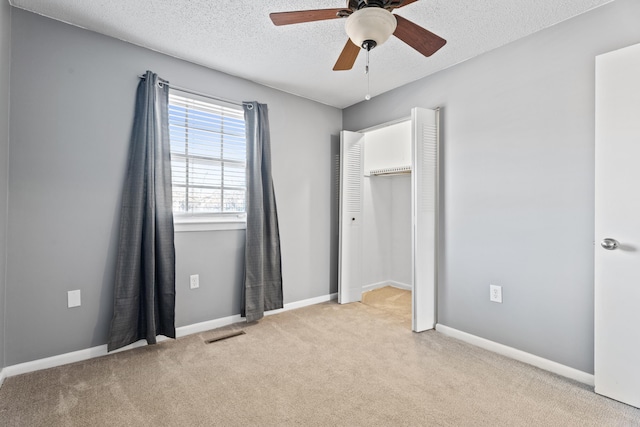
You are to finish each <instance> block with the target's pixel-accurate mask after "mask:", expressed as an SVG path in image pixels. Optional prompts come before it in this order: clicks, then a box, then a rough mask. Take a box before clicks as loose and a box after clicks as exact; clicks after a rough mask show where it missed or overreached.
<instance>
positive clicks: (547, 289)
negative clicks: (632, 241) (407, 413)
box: [343, 0, 640, 372]
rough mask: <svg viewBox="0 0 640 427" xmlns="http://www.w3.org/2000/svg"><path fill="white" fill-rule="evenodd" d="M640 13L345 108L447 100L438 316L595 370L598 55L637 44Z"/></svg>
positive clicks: (399, 110)
mask: <svg viewBox="0 0 640 427" xmlns="http://www.w3.org/2000/svg"><path fill="white" fill-rule="evenodd" d="M638 16H640V2H638V1H637V0H617V1H615V2H613V3H610V4H608V5H605V6H603V7H601V8H599V9H596V10H593V11H591V12H589V13H586V14H584V15H581V16H578V17H576V18H574V19H571V20H569V21H565V22H563V23H561V24H559V25H557V26H554V27H552V28H549V29H547V30H544V31H542V32H539V33H537V34H534V35H532V36H530V37H527V38H525V39H522V40H520V41H517V42H515V43H511V44H509V45H507V46H504V47H502V48H500V49H497V50H494V51H492V52H489V53H487V54H484V55H482V56H480V57H477V58H475V59H472V60H469V61H467V62H465V63H462V64H459V65H457V66H454V67H452V68H449V69H447V70H444V71H442V72H440V73H437V74H435V75H433V76H430V77H428V78H425V79H422V80H419V81H416V82H413V83H411V84H409V85H406V86H404V87H402V88H399V89H396V90H394V91H392V92H388V93H386V94H383V95H381V96H378V97H376V98H375V99H372V100H371V101H369V102H363V103H360V104H358V105H355V106H352V107H350V108H348V109H346V110H345V111H344V113H343V121H344V126H345V129H348V130H357V129H363V128H367V127H369V126H373V125H375V124H378V123H384V122H387V121H390V120H393V119H397V118H401V117H405V116H407V115H408V114H409V111H410V109H411V107H415V106H419V107H427V108H429V107H436V106H440V107H442V126H443V128H442V131H443V145H444V150H443V151H444V158H443V162H444V163H443V166H444V167H443V171H444V226H443V247H442V248H441V253H442V255H443V260H442V263H441V276H440V282H439V293H438V322H439V323H442V324H445V325H447V326H450V327H453V328H457V329H459V330H462V331H465V332H468V333H471V334H474V335H478V336H481V337H484V338H487V339H490V340H493V341H497V342H499V343H502V344H506V345H508V346H512V347H515V348H518V349H521V350H524V351H527V352H530V353H533V354H536V355H539V356H542V357H545V358H548V359H551V360H554V361H556V362H559V363H562V364H565V365H568V366H571V367H574V368H577V369H579V370H582V371H585V372H593V239H594V237H593V227H594V213H593V206H594V64H595V61H594V58H595V56H596V55H598V54H601V53H604V52H608V51H611V50H614V49H618V48H621V47H624V46H628V45H631V44H634V43H638V42H640V26H639V25H638ZM443 36H446V34H443ZM449 42H450V43H455V40H450V41H449ZM445 49H446V46H445ZM490 283H492V284H497V285H502V286H503V297H504V303H503V304H501V305H500V304H496V303H491V302H489V284H490Z"/></svg>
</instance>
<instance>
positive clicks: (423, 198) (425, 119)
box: [411, 108, 438, 332]
mask: <svg viewBox="0 0 640 427" xmlns="http://www.w3.org/2000/svg"><path fill="white" fill-rule="evenodd" d="M437 116H438V113H437V112H436V111H434V110H426V109H424V108H414V109H413V110H412V111H411V121H412V130H411V150H412V155H411V204H412V206H411V211H412V222H413V233H412V248H413V250H412V252H413V272H412V279H413V293H412V299H413V316H412V317H413V322H412V329H413V330H414V331H415V332H422V331H426V330H427V329H433V328H434V327H435V323H436V274H437V271H436V266H437V259H436V255H437V245H438V233H437V224H438V127H437Z"/></svg>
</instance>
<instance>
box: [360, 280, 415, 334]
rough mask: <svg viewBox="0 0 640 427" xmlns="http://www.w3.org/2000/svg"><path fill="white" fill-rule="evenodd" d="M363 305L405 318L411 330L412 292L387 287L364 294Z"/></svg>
mask: <svg viewBox="0 0 640 427" xmlns="http://www.w3.org/2000/svg"><path fill="white" fill-rule="evenodd" d="M362 303H363V304H366V305H368V306H371V307H375V308H377V309H380V310H383V311H385V312H386V313H387V314H391V315H393V316H397V317H401V318H403V319H404V320H405V321H406V322H407V327H408V328H411V291H407V290H405V289H399V288H394V287H392V286H385V287H382V288H378V289H374V290H372V291H369V292H364V293H363V294H362Z"/></svg>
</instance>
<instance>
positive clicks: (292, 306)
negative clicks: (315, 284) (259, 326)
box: [264, 292, 338, 316]
mask: <svg viewBox="0 0 640 427" xmlns="http://www.w3.org/2000/svg"><path fill="white" fill-rule="evenodd" d="M334 299H338V293H337V292H336V293H335V294H329V295H322V296H319V297H315V298H309V299H303V300H302V301H296V302H290V303H288V304H285V305H284V307H283V308H279V309H277V310H271V311H267V312H266V313H264V315H265V316H272V315H274V314H278V313H282V312H283V311H289V310H295V309H296V308H302V307H307V306H309V305H316V304H321V303H323V302H327V301H331V300H334Z"/></svg>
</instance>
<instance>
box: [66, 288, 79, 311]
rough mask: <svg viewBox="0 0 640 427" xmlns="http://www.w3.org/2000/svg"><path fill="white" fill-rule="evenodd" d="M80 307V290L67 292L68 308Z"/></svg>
mask: <svg viewBox="0 0 640 427" xmlns="http://www.w3.org/2000/svg"><path fill="white" fill-rule="evenodd" d="M73 307H80V289H78V290H75V291H68V292H67V308H73Z"/></svg>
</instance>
